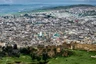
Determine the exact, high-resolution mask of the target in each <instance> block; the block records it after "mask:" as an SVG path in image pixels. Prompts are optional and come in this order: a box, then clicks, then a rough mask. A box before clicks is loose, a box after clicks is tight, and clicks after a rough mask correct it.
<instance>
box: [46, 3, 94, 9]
mask: <svg viewBox="0 0 96 64" xmlns="http://www.w3.org/2000/svg"><path fill="white" fill-rule="evenodd" d="M73 7H95V6H93V5H88V4H78V5H69V6H58V7H52V8H46V9H68V8H73Z"/></svg>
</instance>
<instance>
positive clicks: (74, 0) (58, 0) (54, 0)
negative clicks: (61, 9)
mask: <svg viewBox="0 0 96 64" xmlns="http://www.w3.org/2000/svg"><path fill="white" fill-rule="evenodd" d="M95 3H96V0H67V1H66V0H0V4H57V5H58V4H62V5H74V4H90V5H96V4H95Z"/></svg>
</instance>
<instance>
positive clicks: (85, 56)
mask: <svg viewBox="0 0 96 64" xmlns="http://www.w3.org/2000/svg"><path fill="white" fill-rule="evenodd" d="M73 52H74V54H73V55H71V56H69V57H57V58H52V59H50V61H49V63H48V64H96V58H91V55H96V52H86V51H79V50H73ZM15 61H21V62H23V63H25V64H30V63H31V62H32V60H31V57H30V56H28V55H21V56H20V58H16V57H4V58H3V59H1V60H0V64H7V63H8V62H9V63H14V62H15Z"/></svg>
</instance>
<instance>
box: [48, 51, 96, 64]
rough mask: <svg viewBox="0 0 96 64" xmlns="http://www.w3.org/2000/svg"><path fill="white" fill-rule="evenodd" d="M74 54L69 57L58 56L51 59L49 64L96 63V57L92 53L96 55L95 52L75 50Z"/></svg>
mask: <svg viewBox="0 0 96 64" xmlns="http://www.w3.org/2000/svg"><path fill="white" fill-rule="evenodd" d="M73 52H74V55H72V56H69V57H66V58H64V57H57V59H56V58H54V59H51V60H50V61H49V63H48V64H96V59H95V58H91V55H96V53H94V52H86V51H73Z"/></svg>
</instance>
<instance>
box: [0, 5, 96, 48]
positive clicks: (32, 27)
mask: <svg viewBox="0 0 96 64" xmlns="http://www.w3.org/2000/svg"><path fill="white" fill-rule="evenodd" d="M76 11H77V12H76ZM88 11H89V13H87V12H88ZM91 11H94V12H93V13H91ZM84 13H86V14H87V16H84ZM88 14H90V15H91V14H96V7H94V6H90V7H86V6H85V7H84V6H81V7H73V8H68V9H59V10H49V11H47V12H35V13H30V14H21V15H19V16H15V15H9V16H8V15H6V16H1V17H0V42H1V45H5V44H2V43H7V44H11V45H12V44H18V45H19V46H20V47H22V46H23V47H24V46H32V45H39V44H40V45H45V46H47V45H61V44H62V43H64V41H66V42H68V43H70V41H77V42H79V43H82V44H84V43H87V44H96V28H95V27H96V16H95V15H92V16H88Z"/></svg>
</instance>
